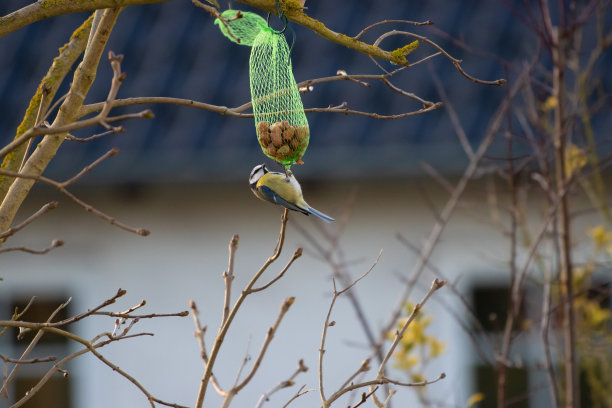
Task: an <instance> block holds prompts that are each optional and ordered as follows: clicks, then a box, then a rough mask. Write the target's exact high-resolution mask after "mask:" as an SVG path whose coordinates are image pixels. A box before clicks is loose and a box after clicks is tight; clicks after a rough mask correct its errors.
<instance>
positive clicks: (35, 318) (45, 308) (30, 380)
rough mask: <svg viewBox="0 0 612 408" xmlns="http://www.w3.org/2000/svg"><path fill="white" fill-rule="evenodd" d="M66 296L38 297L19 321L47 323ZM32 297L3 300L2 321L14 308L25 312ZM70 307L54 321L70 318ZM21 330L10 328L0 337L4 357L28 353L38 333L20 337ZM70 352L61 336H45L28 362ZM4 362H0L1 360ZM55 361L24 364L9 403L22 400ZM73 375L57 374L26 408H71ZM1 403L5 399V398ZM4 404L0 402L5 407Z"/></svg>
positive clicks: (9, 365)
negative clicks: (27, 349)
mask: <svg viewBox="0 0 612 408" xmlns="http://www.w3.org/2000/svg"><path fill="white" fill-rule="evenodd" d="M66 299H67V297H64V296H54V295H48V296H37V299H36V300H34V302H33V303H32V304H31V305H30V307H29V308H28V310H27V311H26V312H25V313H24V314H23V316H21V317H20V319H19V320H24V321H30V322H45V321H47V319H48V318H49V316H50V315H51V314H52V313H53V312H54V311H55V310H56V309H57V307H58V306H59V305H61V304H62V303H64V302H65V301H66ZM28 301H29V298H25V297H14V298H13V299H7V300H5V299H2V300H0V313H1V315H0V316H1V317H0V318H1V319H9V318H10V317H11V316H12V315H13V313H14V312H15V308H17V310H19V311H20V312H21V311H23V310H24V308H25V306H26V305H27V303H28ZM66 309H67V308H64V309H63V310H61V311H59V312H58V313H57V314H56V316H55V318H54V321H58V320H63V319H65V318H66V317H67V316H68V311H67V310H66ZM17 334H18V330H17V329H16V328H10V329H9V330H7V331H6V332H5V333H4V335H3V336H0V350H2V354H3V355H5V356H7V357H9V358H12V359H18V358H19V357H20V356H21V355H22V353H23V352H24V351H25V350H26V348H27V347H28V345H29V344H30V342H31V341H32V339H33V338H34V336H35V335H36V332H28V333H26V334H24V335H23V336H22V338H18V336H17ZM68 353H69V349H68V341H67V340H66V339H65V338H64V337H62V336H59V335H55V334H52V333H45V334H44V335H43V336H42V337H41V338H40V340H39V342H38V343H37V345H36V347H35V348H34V350H33V351H32V352H31V353H30V355H29V356H28V359H33V358H44V357H49V356H55V357H56V358H58V359H61V358H63V357H65V356H66V355H67V354H68ZM0 363H1V361H0ZM54 363H55V362H41V363H36V364H22V365H20V366H19V370H18V371H17V375H16V376H15V378H14V379H13V381H12V382H11V384H10V386H9V388H8V394H9V398H8V403H9V405H10V404H14V403H15V402H17V401H19V400H20V399H21V398H22V397H23V396H24V395H25V394H26V393H28V392H29V391H30V390H31V389H32V387H34V386H35V385H36V384H37V383H38V382H39V380H40V379H41V378H42V377H43V376H44V375H45V374H46V373H47V371H48V370H49V369H50V368H51V367H52V366H53V364H54ZM14 367H15V364H12V363H9V364H8V372H9V373H10V372H11V371H12V370H13V368H14ZM70 385H71V378H70V376H63V375H62V374H61V373H56V374H54V375H53V376H52V377H51V378H50V379H49V381H47V382H46V383H45V385H44V386H43V387H42V388H41V389H40V390H39V391H38V392H37V393H36V395H34V396H33V397H32V398H31V399H30V400H29V401H28V402H27V403H26V404H25V405H24V407H25V408H42V407H45V408H55V407H61V408H70V407H71V406H72V405H71V397H70ZM2 400H4V401H5V400H6V398H3V399H2ZM3 404H4V402H0V405H2V406H4V405H3Z"/></svg>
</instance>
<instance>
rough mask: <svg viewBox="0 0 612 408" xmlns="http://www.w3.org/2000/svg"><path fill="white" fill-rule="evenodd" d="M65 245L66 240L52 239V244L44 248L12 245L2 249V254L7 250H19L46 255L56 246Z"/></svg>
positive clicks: (0, 252) (0, 250) (0, 251)
mask: <svg viewBox="0 0 612 408" xmlns="http://www.w3.org/2000/svg"><path fill="white" fill-rule="evenodd" d="M63 245H64V241H61V240H59V239H54V240H53V241H51V244H50V245H49V246H48V247H46V248H43V249H32V248H28V247H24V246H20V247H10V248H2V249H0V254H3V253H6V252H15V251H18V252H27V253H28V254H32V255H44V254H47V253H49V252H51V251H52V250H54V249H55V248H59V247H61V246H63Z"/></svg>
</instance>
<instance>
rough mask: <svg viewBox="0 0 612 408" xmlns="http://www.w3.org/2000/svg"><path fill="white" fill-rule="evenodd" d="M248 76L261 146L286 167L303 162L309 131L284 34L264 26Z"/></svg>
mask: <svg viewBox="0 0 612 408" xmlns="http://www.w3.org/2000/svg"><path fill="white" fill-rule="evenodd" d="M249 76H250V80H251V100H252V102H253V114H254V116H255V129H256V131H257V139H258V140H259V144H260V145H261V149H262V150H263V152H264V153H265V154H266V156H268V157H270V158H271V159H274V160H276V161H277V162H279V163H282V164H285V165H287V166H290V165H291V164H293V163H302V161H301V158H302V156H303V154H304V152H305V151H306V147H308V141H309V137H310V131H309V129H308V120H307V119H306V114H305V113H304V106H303V105H302V99H301V97H300V92H299V90H298V87H297V84H296V83H295V78H294V77H293V72H292V69H291V59H290V58H289V46H288V45H287V40H285V36H284V35H282V34H277V33H275V32H274V30H272V29H271V28H268V27H264V28H262V30H261V32H260V33H259V34H258V35H257V37H256V38H255V41H254V42H253V48H252V49H251V57H250V60H249Z"/></svg>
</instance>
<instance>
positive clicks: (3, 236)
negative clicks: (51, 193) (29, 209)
mask: <svg viewBox="0 0 612 408" xmlns="http://www.w3.org/2000/svg"><path fill="white" fill-rule="evenodd" d="M58 205H59V203H58V202H57V201H51V202H48V203H47V204H45V205H43V206H42V207H41V208H40V210H38V211H36V212H35V213H34V214H32V215H30V216H29V217H28V218H27V219H26V220H25V221H23V222H22V223H21V224H19V225H16V226H14V227H11V228H9V229H8V230H6V231H4V232H3V233H2V234H0V240H4V239H6V238H8V237H10V236H12V235H15V233H17V232H19V231H20V230H22V229H23V228H25V227H27V226H28V225H29V224H30V223H32V221H34V220H36V219H37V218H40V217H42V216H43V215H45V214H46V213H48V212H49V211H51V210H54V209H56V208H57V206H58Z"/></svg>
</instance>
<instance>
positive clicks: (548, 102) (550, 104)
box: [542, 95, 557, 112]
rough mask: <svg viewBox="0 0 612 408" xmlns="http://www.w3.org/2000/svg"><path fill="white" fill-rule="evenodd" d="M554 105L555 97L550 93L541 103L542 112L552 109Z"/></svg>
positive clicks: (555, 105) (555, 104) (555, 103)
mask: <svg viewBox="0 0 612 408" xmlns="http://www.w3.org/2000/svg"><path fill="white" fill-rule="evenodd" d="M556 107H557V98H556V97H554V96H552V95H551V96H549V97H548V98H546V100H545V101H544V103H543V104H542V110H543V111H544V112H546V111H549V110H552V109H554V108H556Z"/></svg>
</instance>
